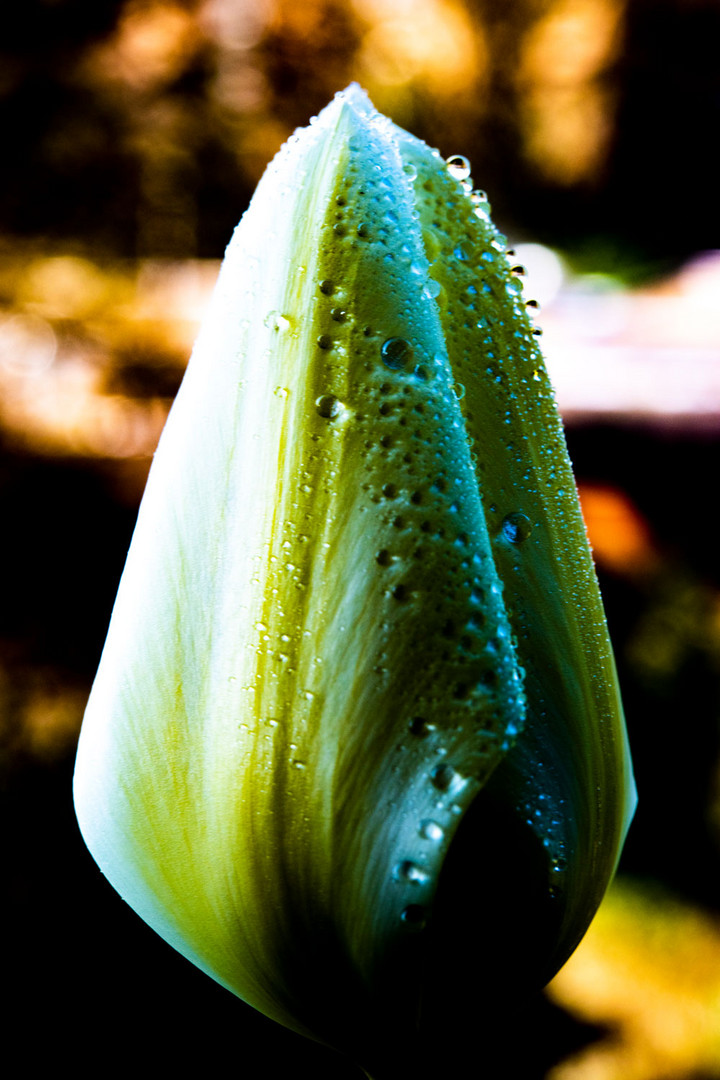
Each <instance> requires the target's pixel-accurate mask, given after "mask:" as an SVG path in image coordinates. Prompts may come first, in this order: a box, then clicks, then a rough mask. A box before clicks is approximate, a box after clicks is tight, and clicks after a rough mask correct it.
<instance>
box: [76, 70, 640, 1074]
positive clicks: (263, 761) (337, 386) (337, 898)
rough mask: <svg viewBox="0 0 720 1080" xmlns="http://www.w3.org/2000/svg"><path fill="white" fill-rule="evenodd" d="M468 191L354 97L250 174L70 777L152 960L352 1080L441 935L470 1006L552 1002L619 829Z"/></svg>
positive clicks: (513, 329) (519, 374)
mask: <svg viewBox="0 0 720 1080" xmlns="http://www.w3.org/2000/svg"><path fill="white" fill-rule="evenodd" d="M469 170H470V166H469V163H467V161H466V159H464V158H463V159H462V160H461V159H460V158H459V157H457V158H454V159H452V160H451V161H450V162H448V163H446V162H445V161H443V160H442V158H441V157H440V156H439V154H438V153H437V151H433V150H430V149H429V148H428V147H427V146H426V145H425V144H424V143H422V142H420V141H419V140H417V139H415V138H413V137H412V136H411V135H409V134H408V133H406V132H404V131H402V130H401V129H399V128H397V127H396V126H395V125H393V124H392V123H391V122H390V121H389V120H387V119H386V118H384V117H382V116H381V115H380V114H379V113H377V112H376V111H375V110H374V109H373V107H372V105H371V104H370V102H369V100H368V99H367V97H366V96H365V95H364V93H363V92H362V91H361V90H360V89H359V88H358V87H355V86H352V87H349V88H348V89H347V90H346V91H344V92H343V93H341V94H339V95H337V96H336V98H335V100H334V101H333V102H332V103H331V104H330V105H329V106H328V107H327V108H326V109H325V110H324V111H323V112H322V113H321V114H320V116H319V117H318V118H317V119H316V121H315V122H313V123H311V125H310V127H308V128H306V129H305V130H303V131H299V132H297V133H296V134H295V135H293V136H292V137H291V139H290V140H289V141H288V143H287V144H286V145H285V147H284V148H283V149H282V150H281V152H280V153H279V154H278V156H277V157H276V159H275V160H274V161H273V162H272V163H271V165H270V166H269V167H268V170H267V172H266V174H265V176H264V177H263V179H262V180H261V182H260V184H259V186H258V189H257V191H256V193H255V195H254V197H253V200H252V203H251V205H250V207H249V209H248V211H247V212H246V214H245V216H244V217H243V219H242V221H241V223H240V225H239V226H238V228H237V230H236V233H235V236H234V237H233V240H232V241H231V244H230V246H229V248H228V251H227V253H226V257H225V261H224V264H223V268H222V270H221V274H220V278H219V281H218V285H217V288H216V291H215V295H214V298H213V301H212V304H211V307H210V310H209V312H208V315H207V318H206V321H205V323H204V325H203V328H202V330H201V333H200V336H199V338H198V342H197V345H196V347H195V350H194V352H193V356H192V359H191V361H190V364H189V367H188V370H187V373H186V376H185V379H184V381H183V385H182V387H181V390H180V392H179V394H178V397H177V400H176V402H175V404H174V405H173V409H172V411H171V415H170V417H169V419H168V423H167V425H166V429H165V431H164V433H163V436H162V438H161V441H160V445H159V448H158V452H157V454H156V457H155V461H154V463H153V467H152V469H151V473H150V477H149V480H148V485H147V489H146V493H145V496H144V499H143V503H142V507H141V510H140V514H139V517H138V523H137V528H136V532H135V535H134V537H133V542H132V546H131V549H130V552H129V555H128V561H127V565H126V568H125V571H124V574H123V578H122V582H121V585H120V589H119V593H118V598H117V602H116V605H115V609H114V612H113V617H112V621H111V625H110V629H109V633H108V639H107V643H106V646H105V650H104V653H103V657H102V660H101V664H100V668H99V671H98V674H97V678H96V681H95V684H94V686H93V690H92V694H91V697H90V701H89V703H88V709H87V713H86V717H85V720H84V724H83V730H82V734H81V738H80V745H79V750H78V760H77V767H76V774H75V804H76V808H77V814H78V819H79V822H80V826H81V829H82V832H83V835H84V837H85V840H86V842H87V844H88V847H89V848H90V851H91V852H92V854H93V856H94V857H95V859H96V861H97V862H98V864H99V865H100V867H101V868H102V870H103V871H104V873H105V874H106V875H107V877H108V879H109V880H110V882H111V883H112V884H113V885H114V886H115V888H116V889H117V890H118V891H119V892H120V894H121V895H122V896H123V897H124V898H125V899H126V900H127V901H128V903H130V904H131V905H132V906H133V907H134V908H135V910H136V911H137V912H138V913H139V914H140V915H141V916H142V917H143V918H144V919H145V920H146V921H147V922H148V923H149V924H150V925H151V926H153V927H154V928H155V929H156V930H157V931H158V933H160V934H161V935H162V936H163V937H164V938H166V940H168V941H169V942H170V943H171V944H172V945H174V946H175V947H176V948H177V949H178V950H179V951H180V952H182V953H183V954H184V955H185V956H187V957H188V958H189V959H190V960H192V961H193V962H194V963H195V964H197V965H198V966H199V967H200V968H202V969H203V970H204V971H206V972H207V973H208V974H209V975H211V976H212V977H213V978H214V979H216V980H217V981H218V982H220V983H221V984H222V985H224V986H226V987H227V988H228V989H230V990H232V991H233V992H234V993H236V994H237V995H238V996H240V997H241V998H243V999H244V1000H245V1001H247V1002H249V1003H250V1004H251V1005H254V1006H255V1007H256V1008H258V1009H260V1010H261V1011H263V1012H264V1013H266V1014H267V1015H268V1016H271V1017H273V1018H275V1019H276V1020H278V1021H280V1022H281V1023H284V1024H286V1025H287V1026H289V1027H292V1028H294V1029H295V1030H297V1031H299V1032H301V1033H304V1034H306V1035H310V1036H312V1037H314V1038H318V1039H321V1040H323V1041H326V1042H328V1043H330V1044H332V1045H334V1046H336V1047H339V1048H341V1049H343V1050H345V1051H347V1052H349V1053H351V1054H353V1055H354V1056H355V1057H356V1059H358V1060H360V1061H361V1062H362V1063H363V1064H367V1063H368V1062H372V1063H373V1069H374V1068H375V1064H374V1063H375V1062H376V1061H377V1060H380V1058H381V1057H382V1050H381V1047H382V1046H384V1045H386V1044H389V1043H391V1042H393V1040H395V1041H397V1042H398V1043H400V1042H402V1041H403V1040H406V1039H407V1037H408V1035H407V1033H408V1032H411V1031H414V1030H415V1027H416V1025H417V1022H418V1015H420V1016H422V1011H423V1009H428V1008H434V1007H435V1005H436V1004H437V996H436V992H435V990H434V989H433V984H434V983H436V982H437V978H436V974H437V970H438V967H439V966H441V965H442V964H445V966H446V971H445V975H446V977H448V978H449V979H450V981H451V982H452V980H453V979H454V980H456V984H457V985H459V982H458V980H460V981H462V979H461V971H462V969H463V967H464V966H465V967H467V959H466V958H465V957H463V956H460V957H459V958H458V959H457V960H454V959H450V960H449V959H448V955H451V956H453V955H455V946H456V945H457V941H456V940H455V939H454V938H453V943H452V949H451V953H450V954H448V952H447V946H448V943H449V942H450V938H449V937H448V934H449V933H450V934H451V936H452V935H455V936H457V935H460V936H461V937H462V938H463V940H465V939H466V940H467V949H468V951H469V953H470V954H472V956H473V957H475V958H477V960H478V962H479V963H480V965H481V970H482V974H481V975H480V976H479V977H478V975H477V973H476V971H475V970H474V969H473V975H472V979H471V980H470V982H471V983H473V984H477V983H478V982H480V983H482V984H483V985H482V986H481V987H479V988H477V989H478V993H479V994H481V995H482V994H485V995H488V996H489V995H490V994H491V993H492V992H493V987H494V986H496V985H499V984H507V987H506V988H507V990H508V992H512V991H513V989H514V988H516V987H517V988H519V987H522V986H533V985H539V984H541V983H542V981H543V980H545V979H547V978H549V977H550V976H551V975H552V973H553V972H554V970H555V969H556V968H557V967H558V966H559V964H561V963H562V962H563V961H564V959H565V958H566V956H567V955H568V954H569V952H570V951H572V949H573V948H574V946H575V945H576V944H577V941H578V940H579V938H580V936H581V935H582V933H583V932H584V930H585V928H586V926H587V924H588V923H589V920H590V919H591V917H592V915H593V913H594V911H595V908H596V907H597V905H598V903H599V901H600V898H601V897H602V894H603V892H604V890H605V888H606V886H607V884H608V882H609V880H610V878H611V876H612V873H613V871H614V868H615V865H616V862H617V859H618V857H619V852H620V848H621V845H622V840H623V837H624V833H625V830H626V828H627V824H628V821H629V817H630V815H631V812H632V800H633V789H632V778H631V770H630V761H629V754H628V750H627V742H626V736H625V729H624V723H623V719H622V710H621V706H620V700H619V695H618V690H617V684H616V678H615V671H614V665H613V659H612V652H611V648H610V644H609V639H608V636H607V630H606V626H605V620H604V615H603V610H602V605H601V601H600V598H599V594H598V590H597V584H596V581H595V576H594V572H593V568H592V562H591V557H590V552H589V548H588V544H587V540H586V537H585V532H584V528H583V524H582V519H581V516H580V511H579V506H578V501H577V495H576V492H575V486H574V481H573V477H572V472H571V469H570V464H569V461H568V457H567V451H566V449H565V444H564V439H563V435H562V429H561V425H560V422H559V419H558V416H557V412H556V409H555V405H554V400H553V396H552V391H551V389H550V386H549V383H548V380H547V376H546V374H545V369H544V365H543V361H542V358H541V356H540V353H539V350H538V347H537V341H536V337H535V336H534V334H533V332H532V330H533V328H532V326H531V324H530V322H529V319H528V315H527V312H526V308H525V304H524V302H523V299H522V283H521V282H520V281H519V280H518V275H517V274H513V273H512V272H511V268H510V264H509V263H508V261H507V258H506V256H505V251H504V240H503V238H502V237H501V236H500V235H499V234H498V233H497V231H496V230H495V228H494V227H493V225H492V224H491V222H490V218H489V207H488V205H487V200H486V198H485V197H484V194H483V193H479V192H476V191H474V190H473V187H472V181H471V178H470V171H469ZM467 837H470V840H469V842H468V840H467V839H466V838H467ZM483 837H484V839H483ZM463 838H465V839H463ZM473 845H475V850H477V851H479V852H481V853H482V852H484V857H485V858H486V860H487V864H486V865H483V864H482V860H480V864H479V865H478V864H477V860H475V859H474V858H473V856H472V855H471V854H468V852H471V851H472V850H473ZM460 853H464V854H463V855H462V856H461V854H460ZM464 856H467V860H466V859H465V857H464ZM518 860H519V863H518ZM470 863H472V864H473V865H472V866H470ZM518 866H519V869H518ZM470 871H472V873H470ZM468 874H470V876H468ZM503 879H505V881H503ZM458 904H459V905H460V908H459V909H460V910H462V911H463V912H464V913H466V914H467V913H468V912H470V911H475V913H476V914H475V917H474V918H471V917H470V916H469V915H468V919H469V923H471V925H470V924H468V922H466V921H462V926H458V925H453V924H457V920H456V919H455V918H454V916H453V911H455V910H458V907H457V905H458ZM530 908H531V909H532V910H530ZM508 913H510V914H508ZM434 973H435V974H434ZM419 987H421V988H422V989H421V990H419ZM418 1010H420V1013H419V1012H418Z"/></svg>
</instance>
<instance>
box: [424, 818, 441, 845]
mask: <svg viewBox="0 0 720 1080" xmlns="http://www.w3.org/2000/svg"><path fill="white" fill-rule="evenodd" d="M420 835H421V836H422V838H423V840H432V841H433V842H434V843H437V842H438V841H439V840H442V838H443V836H444V835H445V834H444V832H443V830H442V826H440V825H438V823H437V821H432V820H431V819H430V818H428V819H427V820H425V821H421V822H420Z"/></svg>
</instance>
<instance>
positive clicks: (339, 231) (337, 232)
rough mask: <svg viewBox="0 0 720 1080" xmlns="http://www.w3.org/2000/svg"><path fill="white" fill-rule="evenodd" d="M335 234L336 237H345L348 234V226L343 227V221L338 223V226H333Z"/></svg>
mask: <svg viewBox="0 0 720 1080" xmlns="http://www.w3.org/2000/svg"><path fill="white" fill-rule="evenodd" d="M333 232H334V233H335V235H336V236H344V235H345V233H346V232H347V226H345V225H343V223H342V222H341V221H338V222H337V224H335V225H333Z"/></svg>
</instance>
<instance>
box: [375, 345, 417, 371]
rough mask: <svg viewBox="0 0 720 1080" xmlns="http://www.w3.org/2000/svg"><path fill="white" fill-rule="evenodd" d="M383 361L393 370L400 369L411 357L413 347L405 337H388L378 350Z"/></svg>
mask: <svg viewBox="0 0 720 1080" xmlns="http://www.w3.org/2000/svg"><path fill="white" fill-rule="evenodd" d="M380 354H381V356H382V358H383V363H384V364H385V366H386V367H389V368H392V369H393V370H394V371H400V370H401V369H402V368H404V367H405V366H406V365H407V364H408V363H409V362H410V360H412V357H413V348H412V345H411V344H410V342H409V341H406V340H405V338H388V339H387V341H385V342H384V343H383V346H382V348H381V350H380Z"/></svg>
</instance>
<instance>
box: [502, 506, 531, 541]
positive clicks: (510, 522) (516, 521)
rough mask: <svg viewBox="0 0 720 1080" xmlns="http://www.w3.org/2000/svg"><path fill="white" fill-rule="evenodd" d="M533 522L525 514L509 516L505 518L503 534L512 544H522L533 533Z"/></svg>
mask: <svg viewBox="0 0 720 1080" xmlns="http://www.w3.org/2000/svg"><path fill="white" fill-rule="evenodd" d="M532 527H533V526H532V522H531V521H530V518H529V517H527V516H526V515H525V514H521V513H513V514H507V515H506V516H505V517H504V518H503V523H502V526H501V528H502V534H503V536H504V537H505V539H506V540H508V541H509V542H510V543H511V544H521V543H522V542H523V540H527V538H528V536H529V535H530V533H531V532H532Z"/></svg>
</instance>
